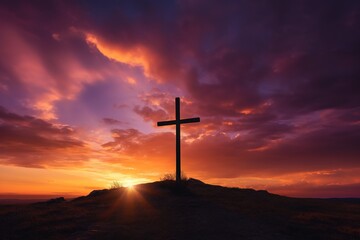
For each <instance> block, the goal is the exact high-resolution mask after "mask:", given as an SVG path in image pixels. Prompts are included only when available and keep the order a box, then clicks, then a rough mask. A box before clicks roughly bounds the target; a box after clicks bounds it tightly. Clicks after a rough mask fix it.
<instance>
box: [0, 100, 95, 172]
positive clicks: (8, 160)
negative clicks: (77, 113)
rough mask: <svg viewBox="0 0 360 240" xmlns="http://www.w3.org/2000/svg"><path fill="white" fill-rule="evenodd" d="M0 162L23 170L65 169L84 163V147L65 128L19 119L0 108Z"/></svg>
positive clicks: (29, 117)
mask: <svg viewBox="0 0 360 240" xmlns="http://www.w3.org/2000/svg"><path fill="white" fill-rule="evenodd" d="M0 129H1V133H2V134H1V136H0V149H1V151H0V152H1V153H0V159H1V160H0V161H1V163H2V164H12V165H18V166H25V167H45V166H61V165H63V166H66V165H72V164H74V163H75V162H79V163H80V162H82V161H86V160H87V158H88V157H89V156H90V154H89V153H90V152H89V149H88V148H87V146H86V144H85V143H84V142H83V141H81V140H79V139H78V138H77V137H76V134H75V133H76V131H75V130H74V129H73V128H71V127H70V126H67V125H61V124H53V123H49V122H47V121H44V120H42V119H39V118H35V117H32V116H23V115H18V114H15V113H11V112H9V111H7V110H6V109H5V108H3V107H0Z"/></svg>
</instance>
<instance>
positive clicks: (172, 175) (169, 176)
mask: <svg viewBox="0 0 360 240" xmlns="http://www.w3.org/2000/svg"><path fill="white" fill-rule="evenodd" d="M180 178H181V181H187V180H188V177H187V176H186V174H185V173H184V172H183V171H181V177H180ZM175 180H176V173H165V174H164V175H163V176H162V177H160V181H175Z"/></svg>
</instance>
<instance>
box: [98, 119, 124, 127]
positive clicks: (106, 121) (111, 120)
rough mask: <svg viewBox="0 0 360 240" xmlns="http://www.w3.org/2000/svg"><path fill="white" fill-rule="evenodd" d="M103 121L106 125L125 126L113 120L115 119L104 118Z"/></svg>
mask: <svg viewBox="0 0 360 240" xmlns="http://www.w3.org/2000/svg"><path fill="white" fill-rule="evenodd" d="M102 121H103V123H105V124H107V125H121V124H124V122H122V121H119V120H116V119H113V118H103V119H102Z"/></svg>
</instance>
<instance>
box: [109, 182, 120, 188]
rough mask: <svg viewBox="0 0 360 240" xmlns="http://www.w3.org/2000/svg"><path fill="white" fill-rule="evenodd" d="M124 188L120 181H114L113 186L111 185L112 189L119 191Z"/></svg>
mask: <svg viewBox="0 0 360 240" xmlns="http://www.w3.org/2000/svg"><path fill="white" fill-rule="evenodd" d="M122 187H123V185H122V184H121V183H120V182H119V181H113V182H112V184H111V185H110V189H118V188H122Z"/></svg>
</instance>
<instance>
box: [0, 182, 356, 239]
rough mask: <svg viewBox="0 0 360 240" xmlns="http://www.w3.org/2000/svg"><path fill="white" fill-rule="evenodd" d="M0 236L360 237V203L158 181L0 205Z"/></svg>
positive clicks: (168, 237)
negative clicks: (179, 185)
mask: <svg viewBox="0 0 360 240" xmlns="http://www.w3.org/2000/svg"><path fill="white" fill-rule="evenodd" d="M0 239H276V240H278V239H327V240H328V239H360V199H298V198H288V197H283V196H278V195H274V194H270V193H268V192H266V191H255V190H252V189H239V188H225V187H221V186H213V185H208V184H204V183H202V182H200V181H199V180H195V179H190V180H188V181H187V182H184V183H183V185H182V186H181V187H177V186H176V184H175V183H174V182H172V181H163V182H154V183H148V184H142V185H137V186H136V187H135V188H134V189H128V188H118V189H111V190H97V191H93V192H91V193H90V194H89V195H88V196H85V197H80V198H76V199H73V200H68V201H66V200H65V199H63V198H58V199H53V200H50V201H47V202H41V203H35V204H27V205H0Z"/></svg>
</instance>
